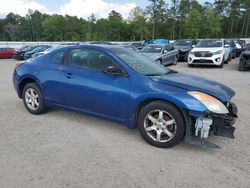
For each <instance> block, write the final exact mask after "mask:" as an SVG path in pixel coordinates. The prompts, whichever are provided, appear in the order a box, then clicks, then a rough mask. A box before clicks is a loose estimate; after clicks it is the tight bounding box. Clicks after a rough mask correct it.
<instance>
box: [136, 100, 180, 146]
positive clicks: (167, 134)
mask: <svg viewBox="0 0 250 188" xmlns="http://www.w3.org/2000/svg"><path fill="white" fill-rule="evenodd" d="M138 129H139V131H140V133H141V136H142V137H143V138H144V139H145V140H146V142H148V143H149V144H151V145H153V146H156V147H160V148H169V147H173V146H175V145H177V144H178V143H179V142H180V141H181V140H182V139H183V137H184V134H185V121H184V118H183V116H182V114H181V112H180V111H179V109H178V108H177V107H175V106H174V105H172V104H170V103H168V102H164V101H154V102H151V103H149V104H147V105H146V106H144V107H143V108H142V109H141V110H140V112H139V117H138Z"/></svg>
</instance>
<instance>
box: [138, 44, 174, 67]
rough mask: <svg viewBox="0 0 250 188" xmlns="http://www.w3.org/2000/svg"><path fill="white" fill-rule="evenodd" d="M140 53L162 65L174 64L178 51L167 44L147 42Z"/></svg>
mask: <svg viewBox="0 0 250 188" xmlns="http://www.w3.org/2000/svg"><path fill="white" fill-rule="evenodd" d="M140 53H141V54H143V55H145V56H147V57H149V58H151V59H152V60H154V61H156V62H157V63H158V64H162V65H164V66H166V65H171V64H173V65H176V64H177V61H178V58H179V51H178V50H176V49H175V48H174V47H173V46H171V45H169V44H149V45H147V46H145V47H144V48H143V49H142V50H141V51H140Z"/></svg>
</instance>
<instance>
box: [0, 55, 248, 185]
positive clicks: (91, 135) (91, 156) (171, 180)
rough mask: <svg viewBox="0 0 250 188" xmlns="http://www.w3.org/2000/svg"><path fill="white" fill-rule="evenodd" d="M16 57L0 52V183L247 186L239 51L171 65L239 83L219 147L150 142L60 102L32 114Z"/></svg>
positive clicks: (243, 89) (245, 97)
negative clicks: (215, 62)
mask: <svg viewBox="0 0 250 188" xmlns="http://www.w3.org/2000/svg"><path fill="white" fill-rule="evenodd" d="M15 63H16V62H15V61H13V60H0V187H1V188H15V187H17V188H29V187H32V188H33V187H44V188H48V187H50V188H51V187H52V188H54V187H56V188H63V187H74V188H75V187H108V188H110V187H143V188H144V187H192V188H193V187H213V188H214V187H234V188H236V187H250V139H249V138H250V130H249V126H250V123H249V122H250V72H249V71H248V72H239V71H238V70H237V68H238V67H237V66H238V59H237V60H233V61H231V62H230V63H229V64H228V65H225V67H224V68H223V69H218V68H210V67H206V68H188V67H187V64H186V63H179V64H178V65H177V66H172V67H171V68H173V69H176V70H179V71H182V72H189V73H193V74H197V75H202V76H204V77H207V78H210V79H213V80H217V81H219V82H222V83H224V84H226V85H228V86H230V87H231V88H233V89H234V90H235V91H236V93H237V94H236V96H235V97H234V98H233V101H234V102H235V103H236V104H237V105H238V107H239V119H238V121H237V122H236V127H237V129H236V132H235V136H236V138H235V139H234V140H231V139H226V138H222V137H210V140H212V141H213V142H214V143H216V144H218V145H220V146H221V149H217V150H210V149H202V148H196V147H192V146H190V145H186V144H184V143H181V144H179V145H178V146H176V147H174V148H171V149H159V148H155V147H152V146H150V145H148V144H147V143H146V142H145V141H144V140H143V139H142V138H141V137H140V135H139V132H138V131H137V130H129V129H127V128H125V127H123V126H120V125H119V124H116V123H112V122H108V121H104V120H100V119H97V118H94V117H89V116H86V115H83V114H79V113H74V112H67V111H62V110H50V111H49V112H47V113H46V114H44V115H40V116H34V115H31V114H30V113H28V112H27V111H26V109H25V108H24V106H23V104H22V101H21V100H20V99H18V98H17V95H16V93H15V91H14V89H13V86H12V71H13V68H14V65H15Z"/></svg>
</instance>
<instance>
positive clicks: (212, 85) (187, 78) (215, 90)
mask: <svg viewBox="0 0 250 188" xmlns="http://www.w3.org/2000/svg"><path fill="white" fill-rule="evenodd" d="M150 78H151V79H152V80H153V81H156V82H160V83H163V84H167V85H171V86H175V87H179V88H182V89H186V90H188V91H200V92H203V93H206V94H208V95H211V96H214V97H216V98H217V99H219V100H220V101H221V102H229V101H230V99H231V98H232V97H233V96H234V95H235V92H234V91H233V90H232V89H230V88H229V87H227V86H225V85H223V84H220V83H218V82H215V81H212V80H207V79H204V78H202V77H199V76H194V75H189V74H184V73H170V74H166V75H163V76H151V77H150Z"/></svg>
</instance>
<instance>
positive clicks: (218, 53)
mask: <svg viewBox="0 0 250 188" xmlns="http://www.w3.org/2000/svg"><path fill="white" fill-rule="evenodd" d="M222 52H223V51H222V50H219V51H216V52H214V53H213V55H220V54H222Z"/></svg>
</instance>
